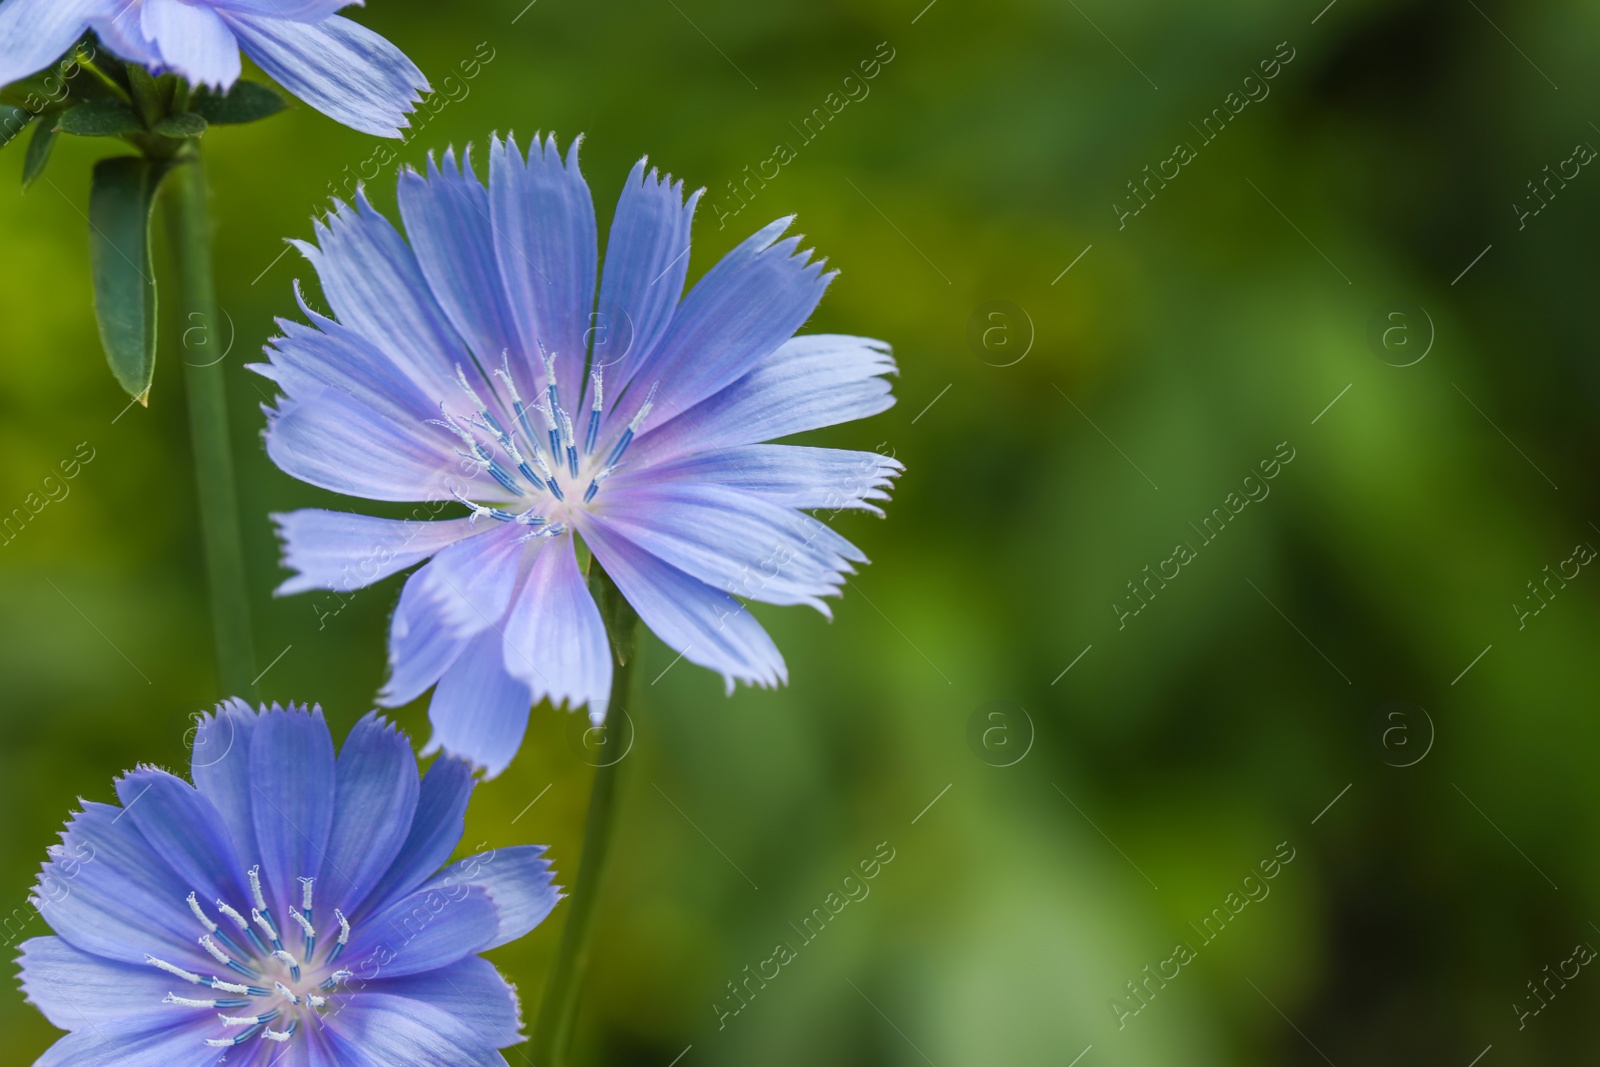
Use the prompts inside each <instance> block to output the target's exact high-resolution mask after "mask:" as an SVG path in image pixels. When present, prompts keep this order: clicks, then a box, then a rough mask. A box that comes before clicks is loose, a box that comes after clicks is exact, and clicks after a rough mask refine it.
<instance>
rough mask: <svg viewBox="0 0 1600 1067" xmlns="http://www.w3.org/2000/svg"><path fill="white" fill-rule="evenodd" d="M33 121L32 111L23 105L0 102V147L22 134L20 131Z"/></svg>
mask: <svg viewBox="0 0 1600 1067" xmlns="http://www.w3.org/2000/svg"><path fill="white" fill-rule="evenodd" d="M32 121H33V112H31V111H29V110H28V109H27V108H25V107H11V106H10V105H9V104H0V148H4V147H5V146H6V145H8V144H10V143H11V142H12V141H15V140H16V139H17V138H18V137H21V136H22V131H23V130H24V129H25V128H26V127H27V125H28V123H30V122H32Z"/></svg>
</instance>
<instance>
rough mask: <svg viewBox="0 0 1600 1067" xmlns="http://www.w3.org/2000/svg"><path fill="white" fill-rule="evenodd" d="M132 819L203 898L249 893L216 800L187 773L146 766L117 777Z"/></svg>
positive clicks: (128, 818) (119, 795)
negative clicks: (188, 779)
mask: <svg viewBox="0 0 1600 1067" xmlns="http://www.w3.org/2000/svg"><path fill="white" fill-rule="evenodd" d="M116 790H117V798H118V799H119V800H121V801H122V810H123V811H124V812H125V813H126V815H125V818H126V821H128V822H131V823H133V824H134V825H135V826H137V827H138V828H139V832H140V833H141V834H143V835H144V839H145V841H147V842H148V843H149V845H150V847H151V849H152V850H154V851H155V853H156V855H158V856H160V857H161V859H162V860H163V861H164V862H165V863H166V865H167V866H168V867H170V868H171V869H172V872H173V873H174V874H175V875H176V876H177V878H178V881H180V882H182V883H184V884H186V885H188V887H189V888H190V889H192V890H194V891H195V892H196V893H198V894H199V895H200V899H201V900H205V901H212V900H216V899H218V898H219V897H220V898H221V899H223V900H229V901H238V900H243V899H244V893H245V885H246V882H245V880H244V868H243V867H242V866H241V865H240V863H239V856H238V854H237V853H235V852H234V849H233V841H232V840H231V838H230V836H229V834H228V829H227V826H226V824H225V823H224V822H223V821H222V815H221V814H220V813H219V812H218V811H217V809H216V806H215V805H214V804H212V803H211V801H209V800H207V799H206V798H205V796H204V795H202V794H201V793H200V791H199V790H198V789H196V788H195V787H194V786H192V785H190V784H189V783H188V782H185V781H184V780H183V779H182V778H179V777H176V776H175V775H171V774H168V773H167V772H166V771H163V770H160V769H159V768H156V767H141V768H139V769H138V770H136V771H131V772H129V773H128V774H125V775H123V776H122V777H121V778H119V779H117V782H116Z"/></svg>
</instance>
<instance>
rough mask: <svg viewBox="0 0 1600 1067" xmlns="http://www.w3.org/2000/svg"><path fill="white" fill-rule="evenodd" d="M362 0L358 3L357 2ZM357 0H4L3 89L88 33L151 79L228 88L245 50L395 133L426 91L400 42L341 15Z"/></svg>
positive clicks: (334, 109)
mask: <svg viewBox="0 0 1600 1067" xmlns="http://www.w3.org/2000/svg"><path fill="white" fill-rule="evenodd" d="M357 2H359V0H357ZM350 3H351V0H5V2H4V3H0V85H7V84H9V83H11V82H14V81H17V80H18V79H20V78H25V77H27V76H28V75H30V74H33V73H36V72H38V71H41V70H43V69H44V68H45V67H48V66H49V65H50V64H51V63H53V62H54V61H55V60H56V59H57V58H59V57H60V56H61V55H62V53H64V52H66V51H67V49H69V48H71V47H72V45H73V43H74V42H75V41H77V40H78V38H80V37H82V36H83V34H84V33H85V32H87V31H90V30H92V31H94V33H95V36H97V37H98V38H99V39H100V42H101V43H102V44H103V45H104V46H105V47H106V48H107V49H108V50H110V51H111V52H112V53H113V54H115V55H117V56H119V57H120V58H122V59H124V60H126V61H128V62H130V63H137V64H139V65H140V66H143V67H148V68H149V69H150V70H151V72H152V73H157V74H160V73H164V72H167V71H171V72H173V73H175V74H179V75H182V76H183V77H184V78H187V79H188V80H189V81H190V82H191V83H192V84H195V85H209V86H213V87H216V88H220V89H226V88H228V87H230V86H232V85H233V83H234V82H235V81H237V80H238V79H239V72H240V59H239V53H240V52H241V51H243V52H244V54H245V55H247V56H249V57H250V58H251V59H253V60H255V62H256V65H257V66H259V67H260V68H261V69H262V70H264V71H266V72H267V73H268V74H269V75H271V76H272V77H273V78H275V79H276V80H277V81H278V83H279V84H280V85H282V86H283V87H284V88H285V89H287V90H288V91H289V92H291V93H293V94H294V95H295V96H298V97H299V98H300V99H302V100H304V101H305V102H306V103H308V104H310V105H311V106H312V107H314V108H316V109H317V110H318V111H321V112H322V113H323V114H325V115H327V116H328V117H329V118H333V119H336V120H338V121H339V122H342V123H344V124H345V125H346V126H350V127H352V128H354V129H357V130H361V131H362V132H363V133H371V134H377V135H380V136H384V137H398V136H400V130H401V129H403V128H404V127H405V126H407V125H408V123H407V122H406V119H405V116H406V115H407V114H409V113H410V112H411V111H412V110H414V109H415V106H416V103H417V102H418V101H419V100H420V99H421V97H420V96H419V95H418V94H419V91H426V90H427V88H428V83H427V79H426V78H424V77H423V76H422V71H420V70H418V69H417V66H416V64H415V63H412V62H411V60H409V59H407V58H406V56H405V54H404V53H402V52H401V51H400V50H399V49H398V48H396V47H395V46H394V45H393V44H390V43H389V42H388V41H387V40H385V39H384V38H382V37H380V36H379V35H378V34H376V33H374V32H372V31H371V30H369V29H367V28H366V27H364V26H361V25H359V24H358V23H355V22H351V21H350V20H349V19H346V18H341V17H339V16H337V15H335V14H334V12H335V11H338V10H339V9H340V8H342V7H347V6H349V4H350Z"/></svg>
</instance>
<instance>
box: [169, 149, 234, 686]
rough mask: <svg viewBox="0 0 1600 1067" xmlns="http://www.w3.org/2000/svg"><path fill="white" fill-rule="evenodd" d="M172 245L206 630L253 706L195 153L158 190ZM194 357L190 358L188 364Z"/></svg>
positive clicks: (220, 668) (207, 226)
mask: <svg viewBox="0 0 1600 1067" xmlns="http://www.w3.org/2000/svg"><path fill="white" fill-rule="evenodd" d="M163 195H164V196H165V197H166V204H165V211H164V214H165V215H166V221H167V232H168V236H169V244H170V245H171V249H172V256H173V259H174V260H175V261H176V265H177V273H178V313H179V321H180V322H181V323H182V324H183V325H182V329H183V330H184V331H185V334H184V335H185V336H186V337H187V336H188V335H189V333H190V332H192V331H193V329H194V328H195V327H199V328H200V329H201V330H203V331H204V333H205V336H206V339H207V345H206V348H205V349H204V350H203V351H202V352H187V351H185V352H183V354H182V356H181V358H182V359H183V373H184V390H185V392H186V393H188V397H189V431H190V437H191V438H192V440H193V442H194V470H195V481H196V488H197V490H198V496H199V502H200V533H201V539H202V540H203V542H204V544H205V559H206V577H207V579H208V581H209V584H210V587H211V622H212V627H213V629H214V631H215V635H216V641H217V677H218V680H219V681H220V682H221V684H222V691H223V692H224V693H227V694H229V695H232V696H240V697H244V698H245V699H247V700H252V701H253V700H254V699H255V678H256V659H255V645H254V642H253V641H252V639H251V635H250V599H249V595H248V591H247V587H246V584H245V572H244V548H243V545H242V544H241V542H240V537H239V498H238V493H237V491H236V489H235V487H234V476H233V451H232V447H231V445H230V441H229V437H228V398H227V392H226V389H225V387H224V381H223V362H222V360H221V359H220V358H217V357H216V356H215V355H213V354H212V353H213V351H214V350H215V349H216V348H217V346H218V345H220V343H221V337H220V331H217V330H215V329H214V327H215V326H216V324H217V307H216V303H217V301H216V288H215V283H214V282H213V280H212V274H211V222H210V218H209V216H208V213H207V210H206V179H205V170H204V169H203V167H202V166H201V162H200V154H199V150H198V148H195V149H194V150H192V151H186V152H185V153H184V155H183V156H182V157H181V158H180V159H179V160H178V161H176V162H175V163H174V165H173V169H172V170H171V172H170V173H168V175H167V177H166V181H165V182H164V184H163ZM191 357H194V358H191Z"/></svg>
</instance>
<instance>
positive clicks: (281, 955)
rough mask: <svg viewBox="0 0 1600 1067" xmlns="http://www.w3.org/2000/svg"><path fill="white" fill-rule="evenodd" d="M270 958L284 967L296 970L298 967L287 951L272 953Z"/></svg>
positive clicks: (280, 950)
mask: <svg viewBox="0 0 1600 1067" xmlns="http://www.w3.org/2000/svg"><path fill="white" fill-rule="evenodd" d="M272 958H273V959H275V960H277V961H278V962H279V963H281V964H283V965H284V966H285V967H289V968H297V967H299V966H300V965H299V964H298V963H296V962H295V959H294V957H293V956H291V955H289V952H288V950H287V949H281V948H280V949H278V950H277V951H276V952H274V953H273V954H272Z"/></svg>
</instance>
